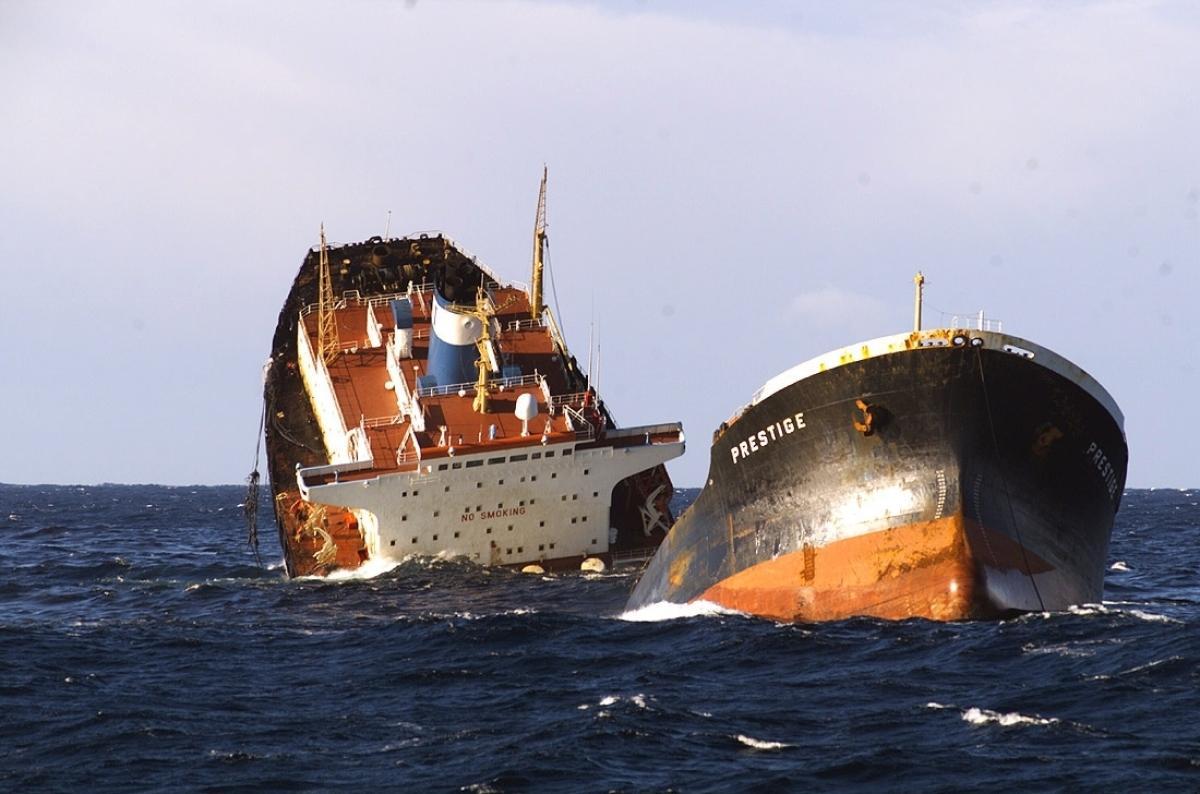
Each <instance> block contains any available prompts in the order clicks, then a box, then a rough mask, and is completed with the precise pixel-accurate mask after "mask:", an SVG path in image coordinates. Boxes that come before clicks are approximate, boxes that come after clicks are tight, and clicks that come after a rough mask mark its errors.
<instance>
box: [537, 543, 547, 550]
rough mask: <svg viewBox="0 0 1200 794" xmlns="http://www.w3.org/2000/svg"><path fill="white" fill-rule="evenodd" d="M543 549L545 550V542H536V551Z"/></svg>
mask: <svg viewBox="0 0 1200 794" xmlns="http://www.w3.org/2000/svg"><path fill="white" fill-rule="evenodd" d="M545 550H546V544H545V543H539V544H538V551H545Z"/></svg>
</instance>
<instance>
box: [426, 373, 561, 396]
mask: <svg viewBox="0 0 1200 794" xmlns="http://www.w3.org/2000/svg"><path fill="white" fill-rule="evenodd" d="M541 379H542V376H541V375H518V376H514V377H511V378H497V379H495V380H489V381H488V386H489V387H491V388H493V389H517V388H520V387H522V386H537V385H538V384H539V383H540V382H541ZM474 388H475V381H470V382H469V383H451V384H447V385H446V386H426V387H425V388H423V389H417V396H418V397H444V396H446V395H449V394H458V393H459V392H460V391H472V390H474Z"/></svg>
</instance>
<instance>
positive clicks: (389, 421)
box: [362, 414, 408, 430]
mask: <svg viewBox="0 0 1200 794" xmlns="http://www.w3.org/2000/svg"><path fill="white" fill-rule="evenodd" d="M406 421H408V418H407V417H406V416H404V414H396V415H395V416H375V417H372V418H370V419H363V420H362V426H363V427H364V428H366V429H367V430H371V429H372V428H376V427H390V426H392V425H402V424H404V423H405V422H406Z"/></svg>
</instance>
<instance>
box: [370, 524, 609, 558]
mask: <svg viewBox="0 0 1200 794" xmlns="http://www.w3.org/2000/svg"><path fill="white" fill-rule="evenodd" d="M587 520H588V517H587V516H581V517H579V516H577V517H574V518H572V519H571V523H572V524H575V523H577V522H579V521H582V522H584V523H587ZM538 526H539V527H544V526H546V522H545V521H539V522H538ZM512 530H513V525H512V524H509V525H508V531H509V532H512ZM460 534H461V533H459V532H455V533H454V537H456V538H457V537H458V536H459V535H460ZM485 534H488V535H490V534H492V527H488V528H487V530H486V532H485ZM432 539H433V541H434V542H436V541H437V539H438V536H437V535H434V536H433V538H432ZM419 541H420V538H416V537H414V538H413V539H412V542H413V545H416V544H417V543H418V542H419ZM390 545H392V546H395V545H396V541H395V540H392V541H391V542H390ZM592 545H593V546H595V545H596V539H595V538H592ZM550 548H554V544H553V543H551V544H550ZM520 549H521V547H520V546H518V547H517V550H518V551H520ZM538 551H543V549H542V547H541V546H538ZM508 553H509V554H512V549H509V551H508Z"/></svg>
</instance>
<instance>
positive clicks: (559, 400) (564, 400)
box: [550, 391, 587, 408]
mask: <svg viewBox="0 0 1200 794" xmlns="http://www.w3.org/2000/svg"><path fill="white" fill-rule="evenodd" d="M586 395H587V392H585V391H577V392H572V393H571V394H556V395H554V396H553V397H552V398H550V405H551V407H553V408H562V407H564V406H567V405H574V404H575V403H582V402H583V398H584V397H585V396H586Z"/></svg>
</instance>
